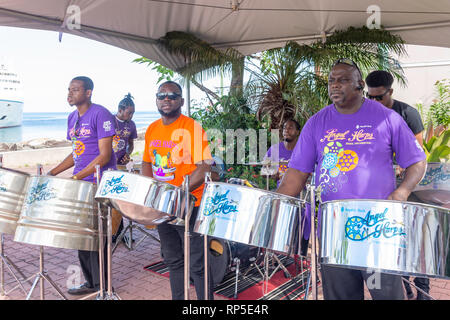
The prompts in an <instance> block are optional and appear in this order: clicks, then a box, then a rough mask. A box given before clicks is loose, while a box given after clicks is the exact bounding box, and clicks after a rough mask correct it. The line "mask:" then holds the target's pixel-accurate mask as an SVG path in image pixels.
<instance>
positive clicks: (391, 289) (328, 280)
mask: <svg viewBox="0 0 450 320" xmlns="http://www.w3.org/2000/svg"><path fill="white" fill-rule="evenodd" d="M321 274H322V284H323V297H324V299H325V300H364V281H366V284H367V287H368V289H369V291H370V295H371V296H372V299H373V300H404V299H405V294H404V292H403V286H402V279H401V276H397V275H391V274H387V273H370V272H365V271H359V270H353V269H346V268H342V267H332V266H328V265H322V266H321Z"/></svg>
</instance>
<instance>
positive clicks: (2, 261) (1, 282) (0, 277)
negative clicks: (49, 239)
mask: <svg viewBox="0 0 450 320" xmlns="http://www.w3.org/2000/svg"><path fill="white" fill-rule="evenodd" d="M0 168H3V155H2V154H0ZM3 243H4V242H3V233H0V296H6V295H8V293H10V292H13V291H14V290H15V289H17V288H18V287H20V288H21V289H22V291H23V292H24V293H25V294H27V291H26V290H25V288H24V286H23V284H22V282H23V281H27V282H29V280H30V279H31V278H32V277H30V278H25V275H24V274H23V273H22V271H20V269H19V268H18V267H17V266H16V265H15V264H14V263H13V262H12V261H11V259H9V258H8V256H6V255H5V251H4V246H3ZM3 265H5V266H6V267H7V268H8V271H9V273H10V274H11V275H12V276H13V278H14V280H16V282H17V285H16V286H15V287H14V288H12V289H11V290H9V291H5V279H4V269H3ZM13 268H14V269H15V270H16V272H17V273H18V274H19V275H20V276H21V277H22V278H21V279H19V278H18V277H17V276H16V274H15V273H14V271H13Z"/></svg>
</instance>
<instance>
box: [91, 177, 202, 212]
mask: <svg viewBox="0 0 450 320" xmlns="http://www.w3.org/2000/svg"><path fill="white" fill-rule="evenodd" d="M112 172H117V173H122V174H125V173H126V174H131V175H135V176H138V177H140V178H143V179H150V180H151V181H154V182H155V183H156V184H162V185H167V186H170V187H173V188H174V190H178V189H179V190H180V191H182V192H184V193H186V190H184V188H182V187H180V186H176V185H173V184H170V183H167V182H164V181H160V180H158V179H155V178H153V177H147V176H144V175H142V174H139V173H134V172H128V171H122V170H108V171H105V172H104V174H105V173H108V174H109V173H112ZM102 178H103V176H102ZM85 182H87V181H85ZM100 184H101V181H100ZM188 193H189V195H190V198H192V199H190V200H192V201H194V202H196V201H197V197H196V196H194V195H193V194H192V192H188ZM94 198H95V199H102V200H103V199H110V197H104V196H96V195H95V194H94ZM124 201H125V200H124ZM127 202H131V203H134V204H138V205H140V203H135V202H132V201H128V200H127Z"/></svg>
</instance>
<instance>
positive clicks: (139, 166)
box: [117, 161, 142, 172]
mask: <svg viewBox="0 0 450 320" xmlns="http://www.w3.org/2000/svg"><path fill="white" fill-rule="evenodd" d="M117 170H120V171H128V169H127V165H125V164H118V165H117ZM141 170H142V161H134V162H133V169H132V171H133V172H141Z"/></svg>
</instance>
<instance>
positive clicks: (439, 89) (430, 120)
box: [416, 79, 450, 162]
mask: <svg viewBox="0 0 450 320" xmlns="http://www.w3.org/2000/svg"><path fill="white" fill-rule="evenodd" d="M434 86H435V93H436V95H437V97H436V98H435V99H434V100H433V103H432V104H431V105H430V107H429V108H428V112H427V113H426V114H425V111H424V106H423V104H422V103H418V104H417V105H416V106H417V108H418V110H419V112H420V114H421V116H422V119H424V123H425V125H426V128H427V131H426V133H425V141H424V150H425V153H426V155H427V161H428V162H447V161H449V160H450V129H448V126H449V124H450V80H449V79H444V80H440V81H437V82H436V83H435V85H434Z"/></svg>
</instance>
